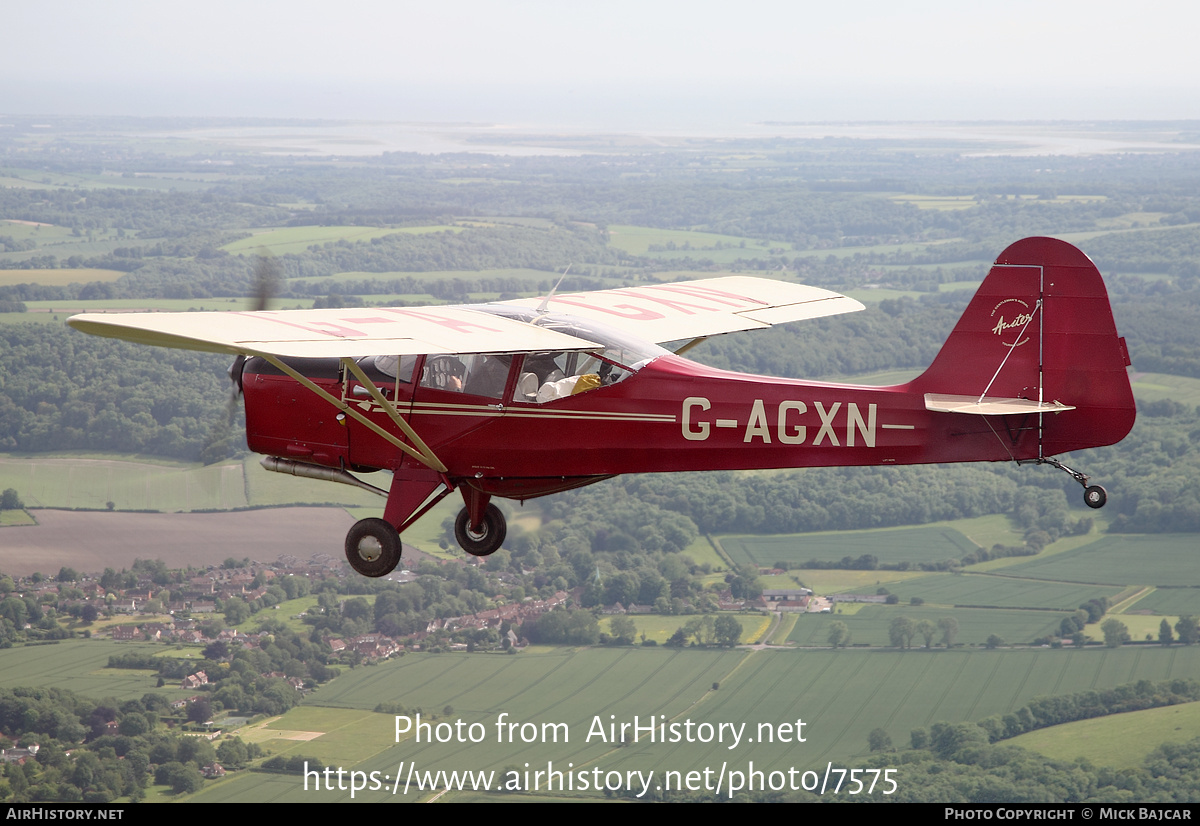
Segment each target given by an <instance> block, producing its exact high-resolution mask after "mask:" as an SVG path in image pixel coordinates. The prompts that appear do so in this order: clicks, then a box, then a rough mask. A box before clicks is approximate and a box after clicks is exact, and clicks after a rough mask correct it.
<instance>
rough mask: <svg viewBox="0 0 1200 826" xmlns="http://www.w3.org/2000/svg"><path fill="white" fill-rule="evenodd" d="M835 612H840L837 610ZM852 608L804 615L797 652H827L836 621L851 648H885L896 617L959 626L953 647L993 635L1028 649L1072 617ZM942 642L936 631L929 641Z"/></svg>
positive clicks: (795, 634)
mask: <svg viewBox="0 0 1200 826" xmlns="http://www.w3.org/2000/svg"><path fill="white" fill-rule="evenodd" d="M839 607H840V606H839ZM848 607H851V608H856V609H857V610H855V611H854V612H853V613H849V612H847V613H843V614H838V613H836V611H837V608H835V609H834V611H835V613H832V614H805V615H804V616H802V617H800V619H799V621H797V623H796V628H795V630H794V631H792V634H791V636H790V637H789V639H790V640H791V641H792V642H794V643H796V644H797V645H802V646H816V647H821V648H824V647H828V645H829V626H830V624H831V623H832V622H833V621H834V620H841V621H842V622H844V623H846V625H847V627H848V628H849V629H850V637H851V639H850V644H851V645H870V646H888V645H890V644H891V641H890V638H889V636H888V630H889V628H890V627H891V623H892V620H893V619H895V618H896V617H908V618H909V619H911V620H912V621H913V622H920V621H921V620H923V619H927V620H932V621H933V622H934V623H936V622H937V621H938V620H939V619H941V618H942V617H954V618H955V619H956V620H958V633H957V634H956V635H955V638H954V640H955V643H958V644H962V645H975V646H982V645H983V644H984V643H985V642H986V641H987V638H988V637H990V636H991V635H992V634H995V635H997V636H998V637H1000V638H1001V639H1002V640H1004V641H1005V642H1008V643H1028V642H1031V641H1033V640H1035V639H1037V638H1038V637H1041V636H1045V635H1047V634H1051V633H1057V632H1058V629H1059V626H1060V625H1061V624H1062V621H1063V618H1064V617H1067V616H1069V615H1070V614H1071V613H1072V612H1073V611H1074V610H1075V609H1074V606H1072V608H1071V611H1019V610H1011V609H1006V608H949V607H931V606H927V605H922V606H912V605H879V604H865V605H862V604H860V605H856V606H848ZM940 639H941V632H940V631H939V632H938V633H937V635H936V636H935V637H934V639H933V641H934V643H935V644H936V643H937V642H938V641H939V640H940ZM924 644H925V641H924V638H922V637H921V636H919V635H918V636H915V637H913V640H912V645H913V647H914V648H916V647H918V646H923V645H924Z"/></svg>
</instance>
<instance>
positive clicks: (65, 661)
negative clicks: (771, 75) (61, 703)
mask: <svg viewBox="0 0 1200 826" xmlns="http://www.w3.org/2000/svg"><path fill="white" fill-rule="evenodd" d="M166 650H167V648H166V647H165V646H163V645H153V644H151V643H138V642H112V641H110V640H83V639H79V640H62V641H61V642H57V643H54V644H52V645H30V646H15V647H13V648H6V649H0V688H15V687H17V686H27V685H34V686H40V687H42V688H65V689H68V690H70V691H76V692H79V693H80V694H86V695H88V696H89V697H121V698H134V697H141V696H142V695H143V694H146V693H148V692H149V693H155V694H165V695H168V696H170V697H171V698H172V699H175V698H176V697H183V696H186V695H185V692H184V691H183V689H181V688H179V687H178V686H176V685H170V686H164V687H163V688H155V683H156V682H157V676H156V675H155V674H154V673H152V672H150V671H141V670H134V669H127V668H105V667H104V666H105V665H107V664H108V658H109V657H110V656H112V655H113V654H125V653H129V652H131V651H139V652H145V651H149V652H152V653H157V652H162V651H166Z"/></svg>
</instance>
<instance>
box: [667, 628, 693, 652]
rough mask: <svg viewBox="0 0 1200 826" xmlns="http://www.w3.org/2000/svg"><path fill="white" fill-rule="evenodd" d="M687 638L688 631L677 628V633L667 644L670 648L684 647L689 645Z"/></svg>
mask: <svg viewBox="0 0 1200 826" xmlns="http://www.w3.org/2000/svg"><path fill="white" fill-rule="evenodd" d="M687 639H688V634H687V631H684V630H683V628H676V629H675V633H674V634H672V635H671V636H670V638H669V639H668V640H667V642H666V645H667V647H668V648H683V647H684V646H685V645H687Z"/></svg>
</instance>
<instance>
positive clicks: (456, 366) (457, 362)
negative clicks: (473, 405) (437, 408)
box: [421, 356, 467, 393]
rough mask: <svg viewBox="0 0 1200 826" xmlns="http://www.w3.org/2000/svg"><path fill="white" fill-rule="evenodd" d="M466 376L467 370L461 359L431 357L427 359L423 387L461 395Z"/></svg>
mask: <svg viewBox="0 0 1200 826" xmlns="http://www.w3.org/2000/svg"><path fill="white" fill-rule="evenodd" d="M466 374H467V368H466V365H464V364H463V363H462V360H461V359H459V358H457V357H455V356H430V357H428V358H426V359H425V370H424V372H423V373H422V375H421V386H422V387H430V388H433V389H435V390H449V391H451V392H453V393H461V392H462V389H463V377H464V376H465V375H466Z"/></svg>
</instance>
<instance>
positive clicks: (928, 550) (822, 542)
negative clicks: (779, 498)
mask: <svg viewBox="0 0 1200 826" xmlns="http://www.w3.org/2000/svg"><path fill="white" fill-rule="evenodd" d="M721 546H722V547H723V548H724V549H725V551H726V553H727V554H728V555H729V558H730V559H732V560H733V562H734V564H737V565H745V564H749V565H758V566H761V567H771V566H772V565H774V563H775V562H786V563H788V567H789V568H799V567H800V565H801V564H802V563H804V562H807V561H808V560H810V559H816V560H818V561H821V562H837V561H839V560H841V559H843V558H844V557H847V556H849V557H851V558H857V557H859V556H862V555H864V554H871V555H873V556H875V557H878V559H879V561H880V562H881V563H895V562H940V561H941V560H943V559H958V558H961V557H963V556H965V555H966V554H968V553H970V552H972V551H974V550H975V548H976V545H975V543H974V542H972V541H971V540H970V539H968V538H967V537H966V536H965V535H963V534H962V533H961V532H960V531H957V530H955V529H953V528H950V527H928V526H921V527H914V528H886V529H880V530H866V531H841V532H834V531H829V532H823V533H805V534H773V535H755V536H724V537H721Z"/></svg>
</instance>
